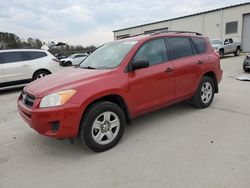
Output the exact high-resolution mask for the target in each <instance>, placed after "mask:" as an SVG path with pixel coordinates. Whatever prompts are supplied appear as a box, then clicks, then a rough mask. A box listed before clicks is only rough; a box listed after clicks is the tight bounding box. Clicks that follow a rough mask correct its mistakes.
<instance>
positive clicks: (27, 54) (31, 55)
mask: <svg viewBox="0 0 250 188" xmlns="http://www.w3.org/2000/svg"><path fill="white" fill-rule="evenodd" d="M22 54H23V56H24V57H25V59H26V60H33V59H39V58H42V57H45V56H47V54H46V53H45V52H35V51H27V52H22Z"/></svg>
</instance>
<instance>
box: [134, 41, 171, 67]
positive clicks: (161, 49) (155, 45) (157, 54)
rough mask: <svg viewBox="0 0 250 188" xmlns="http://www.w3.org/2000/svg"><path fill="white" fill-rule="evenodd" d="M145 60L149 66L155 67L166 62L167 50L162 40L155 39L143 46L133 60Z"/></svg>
mask: <svg viewBox="0 0 250 188" xmlns="http://www.w3.org/2000/svg"><path fill="white" fill-rule="evenodd" d="M139 58H146V59H147V60H148V61H149V64H150V66H151V65H157V64H160V63H163V62H165V61H166V60H167V49H166V44H165V40H164V39H156V40H153V41H150V42H148V43H146V44H144V45H143V46H142V47H141V48H140V50H139V51H138V52H137V54H136V55H135V58H134V59H139Z"/></svg>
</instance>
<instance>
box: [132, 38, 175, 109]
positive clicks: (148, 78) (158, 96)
mask: <svg viewBox="0 0 250 188" xmlns="http://www.w3.org/2000/svg"><path fill="white" fill-rule="evenodd" d="M137 58H145V59H147V60H148V61H149V64H150V66H149V67H148V68H144V69H139V70H135V71H131V72H129V73H128V79H129V86H130V94H131V99H132V103H133V106H134V109H135V113H141V112H145V111H150V110H153V109H154V108H158V107H160V106H163V105H165V104H167V103H168V102H170V101H172V100H173V99H174V97H175V95H174V94H175V93H174V92H175V80H174V74H173V72H172V70H173V64H172V63H171V62H168V55H167V50H166V43H165V40H164V39H163V38H160V39H154V40H152V41H149V42H147V43H145V44H144V45H142V46H141V48H140V49H139V50H138V51H137V53H136V55H135V57H134V58H133V60H135V59H137Z"/></svg>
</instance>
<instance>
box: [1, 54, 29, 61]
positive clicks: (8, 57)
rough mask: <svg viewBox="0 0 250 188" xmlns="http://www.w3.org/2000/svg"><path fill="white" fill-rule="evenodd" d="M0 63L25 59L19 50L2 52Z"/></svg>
mask: <svg viewBox="0 0 250 188" xmlns="http://www.w3.org/2000/svg"><path fill="white" fill-rule="evenodd" d="M0 60H1V61H2V62H1V63H14V62H18V61H25V58H24V57H23V55H22V53H21V52H4V53H2V58H1V59H0Z"/></svg>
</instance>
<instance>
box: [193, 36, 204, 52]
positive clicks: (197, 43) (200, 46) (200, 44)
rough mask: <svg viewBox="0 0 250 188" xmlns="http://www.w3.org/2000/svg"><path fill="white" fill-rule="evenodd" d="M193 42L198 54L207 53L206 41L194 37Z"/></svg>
mask: <svg viewBox="0 0 250 188" xmlns="http://www.w3.org/2000/svg"><path fill="white" fill-rule="evenodd" d="M192 41H193V43H194V45H195V48H196V51H197V52H198V54H202V53H205V52H206V51H207V42H206V39H204V38H200V37H192Z"/></svg>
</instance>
